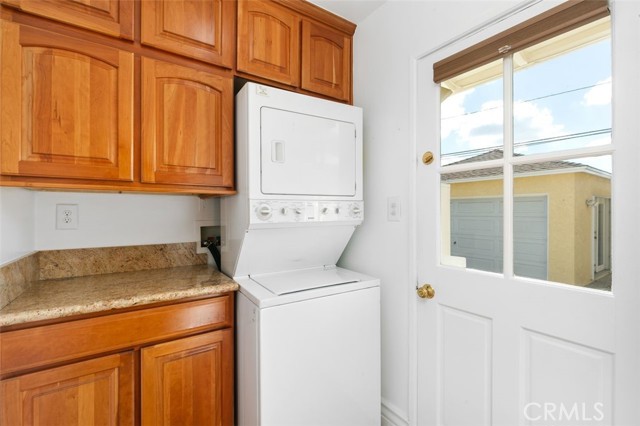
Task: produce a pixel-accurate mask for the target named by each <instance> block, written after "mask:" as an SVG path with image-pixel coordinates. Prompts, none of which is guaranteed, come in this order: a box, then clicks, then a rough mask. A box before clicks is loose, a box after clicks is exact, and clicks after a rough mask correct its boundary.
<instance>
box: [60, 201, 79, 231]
mask: <svg viewBox="0 0 640 426" xmlns="http://www.w3.org/2000/svg"><path fill="white" fill-rule="evenodd" d="M56 229H78V205H77V204H56Z"/></svg>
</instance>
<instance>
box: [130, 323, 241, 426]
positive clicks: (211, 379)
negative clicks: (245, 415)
mask: <svg viewBox="0 0 640 426" xmlns="http://www.w3.org/2000/svg"><path fill="white" fill-rule="evenodd" d="M232 350H233V335H232V331H231V330H230V329H226V330H220V331H215V332H212V333H207V334H202V335H199V336H193V337H187V338H184V339H180V340H175V341H172V342H167V343H161V344H158V345H154V346H150V347H148V348H143V349H142V354H141V358H142V361H141V365H142V367H141V370H142V371H141V374H142V424H143V425H149V426H153V425H204V424H209V425H230V424H232V423H233V394H232V392H228V391H225V389H228V388H229V387H230V386H231V383H232V381H233V365H232V362H233V358H232V355H231V354H232Z"/></svg>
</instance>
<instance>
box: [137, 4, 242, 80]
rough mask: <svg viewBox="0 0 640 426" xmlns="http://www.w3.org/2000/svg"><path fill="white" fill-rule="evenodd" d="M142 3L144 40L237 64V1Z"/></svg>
mask: <svg viewBox="0 0 640 426" xmlns="http://www.w3.org/2000/svg"><path fill="white" fill-rule="evenodd" d="M141 4H142V18H141V19H142V43H143V44H147V45H150V46H154V47H157V48H159V49H164V50H168V51H170V52H174V53H178V54H182V55H185V56H189V57H192V58H195V59H200V60H202V61H206V62H210V63H213V64H217V65H222V66H224V67H227V68H231V67H233V58H234V47H235V40H234V30H235V18H236V10H235V2H233V1H228V0H172V1H163V0H146V1H143V2H142V3H141Z"/></svg>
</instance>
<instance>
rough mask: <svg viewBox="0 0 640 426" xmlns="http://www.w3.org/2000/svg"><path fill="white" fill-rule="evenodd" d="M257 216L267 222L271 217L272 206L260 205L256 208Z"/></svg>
mask: <svg viewBox="0 0 640 426" xmlns="http://www.w3.org/2000/svg"><path fill="white" fill-rule="evenodd" d="M256 215H257V216H258V219H260V220H267V219H269V218H270V217H271V206H270V205H268V204H260V205H259V206H258V207H257V208H256Z"/></svg>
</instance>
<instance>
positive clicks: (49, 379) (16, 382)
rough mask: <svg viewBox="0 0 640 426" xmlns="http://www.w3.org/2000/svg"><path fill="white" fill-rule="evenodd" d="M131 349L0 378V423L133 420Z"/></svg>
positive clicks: (115, 422)
mask: <svg viewBox="0 0 640 426" xmlns="http://www.w3.org/2000/svg"><path fill="white" fill-rule="evenodd" d="M134 380H135V377H134V367H133V353H132V352H127V353H123V354H116V355H109V356H105V357H101V358H96V359H91V360H88V361H82V362H78V363H75V364H71V365H67V366H64V367H58V368H52V369H49V370H44V371H40V372H37V373H31V374H25V375H23V376H19V377H16V378H13V379H8V380H3V381H2V382H0V395H2V398H0V408H1V409H0V424H2V425H7V426H9V425H12V426H21V425H33V426H38V425H41V426H47V425H51V424H58V425H113V426H116V425H120V426H125V425H133V424H134V420H135V416H134Z"/></svg>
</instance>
